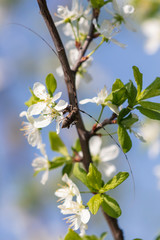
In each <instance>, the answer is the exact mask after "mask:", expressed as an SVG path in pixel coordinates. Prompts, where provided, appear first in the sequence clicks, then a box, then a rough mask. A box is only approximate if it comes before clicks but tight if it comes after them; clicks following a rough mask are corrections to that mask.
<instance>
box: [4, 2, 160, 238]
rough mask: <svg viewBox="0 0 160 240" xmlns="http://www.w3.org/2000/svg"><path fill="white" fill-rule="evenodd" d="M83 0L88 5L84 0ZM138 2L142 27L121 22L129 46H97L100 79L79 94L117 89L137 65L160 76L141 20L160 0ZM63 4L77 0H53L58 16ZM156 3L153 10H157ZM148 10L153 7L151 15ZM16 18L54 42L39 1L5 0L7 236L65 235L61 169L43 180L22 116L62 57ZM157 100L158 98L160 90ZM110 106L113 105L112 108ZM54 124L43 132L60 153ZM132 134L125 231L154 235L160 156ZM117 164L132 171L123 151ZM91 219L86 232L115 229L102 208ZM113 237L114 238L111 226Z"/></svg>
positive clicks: (94, 70) (159, 211)
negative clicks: (129, 27) (59, 204)
mask: <svg viewBox="0 0 160 240" xmlns="http://www.w3.org/2000/svg"><path fill="white" fill-rule="evenodd" d="M83 2H84V4H85V1H83ZM135 2H136V3H137V4H138V9H139V10H138V15H137V19H138V21H139V22H138V21H137V22H138V23H137V31H136V32H131V31H128V30H127V29H125V28H122V32H121V33H120V34H119V36H118V37H117V39H118V40H119V41H121V42H123V43H125V44H127V48H126V49H121V48H120V47H118V46H116V45H114V44H110V45H108V46H107V45H104V46H103V47H102V48H100V50H99V51H98V52H96V53H95V55H94V62H93V64H92V66H91V67H90V69H89V72H90V74H91V75H92V76H93V81H92V82H91V83H88V84H87V83H85V82H82V83H81V85H80V87H79V89H78V94H79V95H78V96H79V99H84V98H87V97H90V98H92V97H94V96H95V95H96V94H97V92H98V90H100V89H101V88H103V87H104V84H105V85H106V86H107V88H108V89H109V90H110V89H111V86H112V83H113V81H114V80H115V79H116V78H120V79H121V80H122V81H123V82H127V81H128V80H129V79H132V80H133V73H132V66H133V65H136V66H138V67H139V69H140V71H141V72H142V73H143V76H144V87H146V86H147V85H148V84H149V83H150V82H151V81H153V80H154V79H155V78H156V77H157V76H160V51H159V50H158V48H157V50H156V51H155V52H154V53H152V54H148V53H147V52H146V51H145V48H144V44H145V42H146V36H144V35H143V33H142V31H141V27H140V24H141V21H142V20H144V19H145V17H148V16H149V14H150V16H149V17H154V16H156V17H157V14H158V11H157V9H158V6H159V4H160V3H159V1H135ZM140 2H141V4H140ZM144 3H145V4H146V5H145V4H144ZM58 4H59V5H65V4H69V5H70V4H71V0H68V1H66V0H63V1H62V0H54V1H53V0H50V1H48V5H49V8H50V11H51V13H52V15H53V16H54V13H55V12H56V6H57V5H58ZM154 4H156V5H154ZM153 5H154V6H153ZM145 7H146V9H145ZM152 8H153V9H152ZM144 9H145V10H144ZM147 9H148V10H147ZM151 9H152V10H154V11H150V10H151ZM147 11H148V12H149V14H148V16H145V14H146V12H147ZM102 14H103V13H102ZM13 23H20V24H23V25H25V26H27V27H30V28H32V29H33V30H34V31H36V32H38V33H39V34H41V35H42V36H43V37H44V38H45V39H46V40H47V41H48V42H49V43H51V44H52V41H51V38H50V36H49V33H48V31H47V29H46V26H45V24H44V22H43V19H42V17H41V15H40V13H39V8H38V5H37V2H36V1H27V0H21V1H20V0H0V239H1V240H22V239H23V240H37V239H38V240H51V239H52V240H53V239H54V240H58V239H59V237H63V236H64V235H65V234H66V232H67V224H66V223H65V221H64V220H62V218H63V217H64V216H63V215H61V214H60V211H59V209H58V208H57V202H56V201H57V199H56V197H55V196H54V191H55V190H56V189H57V184H58V182H61V180H60V177H61V176H60V173H61V169H58V170H56V171H54V172H51V173H50V177H49V181H48V182H47V183H46V185H45V186H43V185H41V184H40V178H41V175H40V174H39V175H38V176H37V177H33V169H32V166H31V163H32V160H33V159H34V157H35V154H36V153H38V152H36V149H35V148H32V147H31V146H29V145H28V143H27V140H26V139H25V138H24V136H23V133H22V132H20V130H19V129H20V128H21V122H22V119H20V118H19V113H20V112H21V111H23V110H26V109H27V108H26V106H25V105H24V102H25V101H26V100H28V98H29V97H30V93H29V87H32V86H33V84H34V82H36V81H41V82H42V83H44V81H45V77H46V76H47V74H48V73H53V74H54V75H55V76H57V75H56V71H55V69H56V67H57V66H58V60H57V59H56V57H55V56H54V54H53V52H52V51H51V50H50V49H49V48H48V47H47V45H46V44H45V43H44V42H43V41H42V40H41V39H40V38H38V37H37V36H35V35H34V34H33V33H31V32H30V31H28V30H27V29H25V28H22V27H20V26H17V25H15V24H13ZM61 34H62V33H61ZM159 34H160V30H159ZM62 37H63V38H64V35H63V34H62ZM64 41H66V39H64ZM159 44H160V36H159ZM57 80H58V91H62V92H63V99H65V100H66V101H67V100H68V99H67V95H66V88H65V85H64V82H63V79H61V78H59V77H58V76H57ZM91 86H92V87H91ZM156 100H157V101H158V102H159V100H160V99H159V97H158V98H157V99H156ZM93 107H94V106H93V104H87V105H85V106H83V109H84V110H85V111H87V112H89V113H90V114H92V115H93V116H94V117H97V116H98V112H99V111H100V109H99V108H97V113H96V112H95V109H93ZM109 113H110V112H106V115H107V114H109ZM84 120H85V123H86V125H87V126H88V127H89V126H91V124H93V121H92V120H90V119H89V118H88V117H86V116H84ZM150 124H152V123H150ZM49 130H53V131H54V130H55V126H54V125H52V126H50V127H48V128H46V129H44V131H43V139H44V142H45V143H46V145H47V153H48V156H49V158H50V159H52V158H53V157H54V156H55V153H53V152H52V151H51V150H50V146H49V140H48V131H49ZM108 130H109V128H108ZM68 133H69V134H68ZM60 136H61V138H62V139H63V141H64V143H66V144H67V145H68V147H70V146H71V145H73V144H74V140H75V139H76V132H75V130H74V127H72V128H71V130H62V131H61V133H60ZM132 140H133V148H132V150H131V151H130V152H129V153H128V158H129V161H130V164H131V167H132V171H133V174H134V180H135V185H136V189H135V195H134V193H133V182H132V180H131V179H129V180H127V181H126V183H124V184H123V185H122V186H120V187H119V188H118V189H117V191H114V192H112V193H111V194H112V196H114V197H115V198H116V199H117V200H118V202H119V204H120V206H121V208H122V216H121V217H120V218H119V224H120V227H121V228H122V229H123V230H124V235H125V239H126V240H131V239H134V238H141V239H144V240H152V239H156V237H157V236H158V234H159V233H160V204H159V203H160V190H159V189H158V184H157V177H156V176H155V175H154V171H153V169H154V168H155V166H156V165H158V164H159V155H158V154H157V155H156V156H154V158H152V156H149V154H148V148H149V146H148V145H147V144H142V143H140V141H139V140H137V139H136V138H135V137H134V135H133V136H132ZM108 142H111V140H110V139H109V138H108V137H106V138H105V139H104V146H105V145H106V144H107V143H108ZM114 163H115V164H116V166H117V169H118V171H129V169H128V165H127V163H126V161H125V158H124V156H123V154H120V156H119V158H118V159H117V160H115V162H114ZM75 181H76V180H75ZM84 199H85V198H84ZM86 199H87V198H86ZM88 226H89V228H88V231H87V234H96V235H100V234H101V232H103V231H107V232H109V229H108V226H107V224H106V222H105V221H104V218H103V216H102V214H101V212H100V211H99V213H98V214H97V215H96V216H94V217H92V219H91V221H90V222H89V225H88ZM95 226H96V227H95ZM107 239H112V237H111V235H110V233H109V234H108V237H107Z"/></svg>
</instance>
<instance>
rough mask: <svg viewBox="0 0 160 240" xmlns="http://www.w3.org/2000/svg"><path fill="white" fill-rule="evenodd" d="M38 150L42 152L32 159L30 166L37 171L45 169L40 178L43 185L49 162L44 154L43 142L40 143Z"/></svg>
mask: <svg viewBox="0 0 160 240" xmlns="http://www.w3.org/2000/svg"><path fill="white" fill-rule="evenodd" d="M40 151H41V153H42V156H38V157H36V158H35V159H34V160H33V162H32V167H34V170H35V171H38V172H39V171H45V172H44V173H43V175H42V179H41V183H42V184H43V185H44V184H45V183H46V182H47V180H48V175H49V167H50V163H49V161H48V156H47V154H46V151H45V145H44V144H42V145H41V148H40Z"/></svg>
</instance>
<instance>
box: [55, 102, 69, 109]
mask: <svg viewBox="0 0 160 240" xmlns="http://www.w3.org/2000/svg"><path fill="white" fill-rule="evenodd" d="M67 106H68V103H67V102H65V101H64V100H59V102H58V103H57V105H56V106H55V107H54V108H55V109H56V110H57V111H62V110H64V109H65V108H66V107H67Z"/></svg>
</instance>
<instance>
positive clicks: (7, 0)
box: [0, 0, 24, 7]
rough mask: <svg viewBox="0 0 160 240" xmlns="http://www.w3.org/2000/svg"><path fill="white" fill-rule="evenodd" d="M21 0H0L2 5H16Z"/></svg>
mask: <svg viewBox="0 0 160 240" xmlns="http://www.w3.org/2000/svg"><path fill="white" fill-rule="evenodd" d="M23 1H24V0H23ZM20 2H21V1H20V0H0V6H3V7H14V6H16V4H18V3H20Z"/></svg>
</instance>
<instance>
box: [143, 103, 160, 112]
mask: <svg viewBox="0 0 160 240" xmlns="http://www.w3.org/2000/svg"><path fill="white" fill-rule="evenodd" d="M138 103H139V104H140V105H141V106H142V107H144V108H148V109H152V110H155V111H160V103H154V102H149V101H140V102H138Z"/></svg>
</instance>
